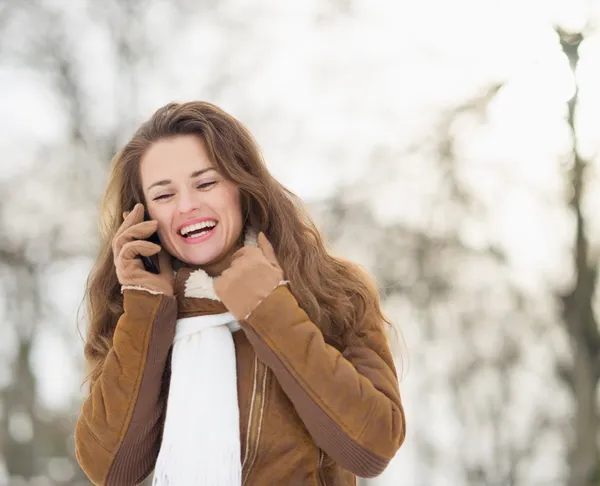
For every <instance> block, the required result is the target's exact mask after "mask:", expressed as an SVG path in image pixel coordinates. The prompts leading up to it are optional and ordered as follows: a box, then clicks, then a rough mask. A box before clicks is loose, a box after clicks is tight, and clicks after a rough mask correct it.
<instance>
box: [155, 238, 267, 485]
mask: <svg viewBox="0 0 600 486" xmlns="http://www.w3.org/2000/svg"><path fill="white" fill-rule="evenodd" d="M255 241H256V239H255V234H253V233H249V234H248V235H247V237H246V245H248V244H256V243H255ZM185 296H186V297H197V298H209V299H212V300H219V299H218V297H217V296H216V295H215V293H214V288H213V284H212V279H211V278H210V277H209V276H208V275H207V274H206V273H205V272H203V271H202V270H196V271H195V272H193V273H192V274H191V275H190V276H189V278H188V280H187V282H186V284H185ZM238 329H239V324H238V323H237V322H236V320H235V318H234V317H233V316H232V315H231V314H230V313H229V312H227V313H223V314H215V315H205V316H196V317H188V318H185V319H178V320H177V328H176V331H175V338H174V340H173V354H172V360H171V385H170V388H169V397H168V400H167V413H166V418H165V424H164V432H163V439H162V443H161V447H160V452H159V454H158V459H157V462H156V469H155V472H154V479H153V482H152V484H153V486H188V485H189V486H240V485H241V484H242V479H241V470H242V468H241V463H240V455H241V454H240V428H239V408H238V396H237V375H236V357H235V347H234V344H233V337H232V332H235V331H237V330H238Z"/></svg>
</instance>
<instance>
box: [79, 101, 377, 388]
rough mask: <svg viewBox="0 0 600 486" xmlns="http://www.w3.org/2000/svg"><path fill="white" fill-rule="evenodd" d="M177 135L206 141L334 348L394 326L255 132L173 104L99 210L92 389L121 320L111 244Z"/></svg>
mask: <svg viewBox="0 0 600 486" xmlns="http://www.w3.org/2000/svg"><path fill="white" fill-rule="evenodd" d="M178 135H195V136H198V137H201V138H202V139H203V140H204V142H205V147H206V150H207V152H208V155H209V157H210V159H211V160H212V161H213V163H214V164H215V166H216V168H217V170H218V171H219V172H220V173H221V174H222V175H223V176H224V177H225V178H227V179H229V180H231V181H233V182H234V183H235V184H236V185H237V187H238V188H239V189H240V192H241V196H242V210H243V212H244V214H243V218H244V221H246V224H249V225H250V226H251V227H252V228H254V229H256V230H257V231H263V232H264V233H265V235H266V236H267V238H268V239H269V241H270V242H271V243H272V245H273V247H274V249H275V252H276V254H277V257H278V259H279V262H280V264H281V267H282V268H283V271H284V272H285V275H286V278H287V279H288V280H289V281H290V282H291V284H290V289H291V292H292V293H293V294H294V296H295V297H296V299H297V300H298V303H299V305H300V306H301V307H302V308H303V309H304V311H305V312H306V313H307V315H308V316H309V317H310V319H311V320H312V321H313V322H314V323H315V324H317V325H318V326H319V328H320V329H321V331H322V332H323V335H324V337H325V339H326V341H327V342H328V343H330V344H332V345H333V346H335V347H337V348H338V349H342V348H343V346H344V343H345V342H346V340H347V338H348V336H349V335H350V334H351V333H354V334H356V333H359V334H360V327H362V326H364V321H365V318H368V320H369V322H370V323H373V322H375V323H377V324H378V325H379V324H381V325H385V324H388V325H389V322H388V321H387V320H386V318H385V316H384V315H383V312H382V310H381V306H380V300H379V296H378V293H377V289H376V287H375V285H374V284H373V282H372V280H371V279H370V278H369V276H368V274H367V273H366V272H365V271H363V270H362V269H361V268H360V267H359V266H358V265H355V264H353V263H350V262H347V261H344V260H341V259H339V258H336V257H334V256H332V255H330V254H329V253H328V252H327V250H326V248H325V244H324V241H323V238H322V236H321V234H320V233H319V231H318V230H317V228H316V227H315V224H314V223H313V221H312V220H311V218H310V217H309V215H308V214H307V211H306V210H305V208H304V205H303V203H302V202H301V200H300V199H299V198H298V197H297V196H295V195H294V194H293V193H292V192H290V191H289V190H288V189H286V188H285V187H284V186H283V185H281V184H280V183H279V182H278V181H277V180H276V179H275V178H273V176H272V175H271V174H270V173H269V171H268V170H267V168H266V165H265V162H264V160H263V158H262V155H261V152H260V150H259V148H258V145H257V143H256V142H255V140H254V138H253V137H252V135H251V134H250V132H249V130H248V129H247V128H246V127H245V126H244V125H243V124H242V123H240V122H239V121H238V120H237V119H235V118H234V117H232V116H231V115H229V114H227V113H226V112H224V111H223V110H221V109H220V108H218V107H217V106H215V105H213V104H210V103H205V102H189V103H183V104H176V103H170V104H168V105H166V106H164V107H162V108H160V109H159V110H157V111H156V112H155V113H154V115H153V116H152V117H151V118H150V119H149V120H148V121H146V122H145V123H143V124H142V125H141V126H140V128H139V129H138V130H137V132H136V133H135V134H134V135H133V137H132V139H131V140H130V141H129V142H128V143H127V144H126V145H125V147H123V149H122V150H121V151H120V152H119V153H118V154H117V155H116V157H115V158H114V159H113V161H112V163H111V168H110V174H109V180H108V186H107V189H106V192H105V194H104V198H103V200H102V204H101V207H100V236H101V242H100V251H99V254H98V257H97V260H96V262H95V265H94V267H93V269H92V271H91V273H90V275H89V277H88V281H87V285H86V294H85V301H86V310H87V319H88V330H87V339H86V343H85V350H84V354H85V358H86V361H87V364H88V369H89V374H88V376H87V377H86V381H89V382H90V383H91V384H92V385H93V383H94V382H95V381H96V379H97V378H98V377H99V375H100V372H101V369H102V365H103V363H104V360H105V358H106V355H107V354H108V352H109V350H110V348H111V346H112V337H113V334H114V330H115V327H116V324H117V321H118V319H119V317H120V316H121V314H122V313H123V298H122V295H121V291H120V285H119V282H118V280H117V275H116V271H115V267H114V262H113V254H112V246H111V243H112V239H113V237H114V235H115V233H116V231H117V229H118V228H119V226H120V225H121V223H122V222H123V217H122V213H123V212H124V211H128V210H131V208H132V207H133V206H134V205H135V204H136V203H138V202H144V196H143V191H142V187H141V181H140V160H141V159H142V156H143V155H144V153H145V152H146V151H147V150H148V148H149V147H150V146H151V145H152V144H153V143H154V142H156V141H158V140H161V139H165V138H168V137H174V136H178Z"/></svg>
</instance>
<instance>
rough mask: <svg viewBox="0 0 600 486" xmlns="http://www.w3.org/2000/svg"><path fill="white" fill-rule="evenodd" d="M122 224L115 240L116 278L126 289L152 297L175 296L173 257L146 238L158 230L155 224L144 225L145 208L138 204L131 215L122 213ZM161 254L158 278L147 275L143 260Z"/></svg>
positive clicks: (156, 275)
mask: <svg viewBox="0 0 600 486" xmlns="http://www.w3.org/2000/svg"><path fill="white" fill-rule="evenodd" d="M123 218H124V221H123V224H121V227H120V228H119V229H118V230H117V234H116V235H115V237H114V239H113V244H112V247H113V255H114V260H115V267H116V270H117V278H118V279H119V283H120V284H121V285H122V286H123V287H125V288H138V289H140V290H146V291H149V292H151V293H159V294H165V295H173V269H172V267H171V256H170V255H169V254H168V253H166V252H165V251H164V250H162V249H161V247H160V246H159V245H157V244H155V243H151V242H150V241H145V238H148V237H149V236H151V235H152V234H153V233H154V232H155V231H156V229H157V227H158V223H157V222H156V221H144V205H143V204H136V205H135V207H134V208H133V210H132V211H131V212H129V213H128V212H125V213H123ZM157 253H158V263H159V268H160V273H159V274H154V273H151V272H148V271H147V270H146V269H145V268H144V264H143V262H142V259H141V258H140V256H147V257H150V256H152V255H156V254H157Z"/></svg>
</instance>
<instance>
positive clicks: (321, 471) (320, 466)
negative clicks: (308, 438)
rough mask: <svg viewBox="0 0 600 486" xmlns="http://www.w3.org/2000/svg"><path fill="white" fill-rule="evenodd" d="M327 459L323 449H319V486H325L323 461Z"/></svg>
mask: <svg viewBox="0 0 600 486" xmlns="http://www.w3.org/2000/svg"><path fill="white" fill-rule="evenodd" d="M324 458H325V454H324V453H323V451H322V450H321V449H319V462H318V463H317V473H318V477H319V486H326V485H325V478H324V477H323V459H324Z"/></svg>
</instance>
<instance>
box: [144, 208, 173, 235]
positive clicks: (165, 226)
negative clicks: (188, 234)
mask: <svg viewBox="0 0 600 486" xmlns="http://www.w3.org/2000/svg"><path fill="white" fill-rule="evenodd" d="M148 214H149V215H150V218H152V219H154V220H156V221H158V234H159V236H160V235H163V234H167V233H169V231H170V229H171V216H172V215H171V212H170V211H169V210H168V208H167V207H163V206H161V207H160V208H151V209H150V210H149V211H148Z"/></svg>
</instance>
